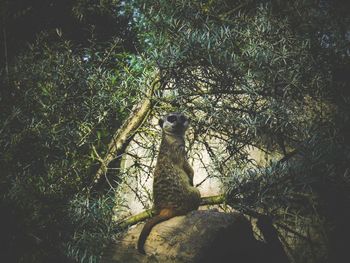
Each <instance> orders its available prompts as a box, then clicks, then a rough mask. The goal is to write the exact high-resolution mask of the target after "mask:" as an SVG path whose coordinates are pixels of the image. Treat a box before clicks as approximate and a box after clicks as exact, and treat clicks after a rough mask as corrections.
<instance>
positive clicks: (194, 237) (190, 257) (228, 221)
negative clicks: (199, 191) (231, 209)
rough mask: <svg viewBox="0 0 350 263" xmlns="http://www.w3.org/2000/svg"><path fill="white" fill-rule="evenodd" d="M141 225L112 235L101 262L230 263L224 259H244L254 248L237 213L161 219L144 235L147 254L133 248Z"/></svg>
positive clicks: (197, 213)
mask: <svg viewBox="0 0 350 263" xmlns="http://www.w3.org/2000/svg"><path fill="white" fill-rule="evenodd" d="M143 225H144V224H139V225H137V226H135V227H131V228H130V229H129V230H128V231H126V232H125V233H124V234H123V235H121V236H120V237H118V238H116V240H115V241H114V242H113V244H111V245H110V246H109V247H108V248H107V249H106V251H105V253H104V256H103V259H102V263H119V262H120V263H127V262H136V263H137V262H173V263H175V262H176V263H183V262H189V263H190V262H231V261H225V258H226V257H231V258H232V257H236V258H237V259H238V258H239V259H241V258H244V259H247V258H246V254H248V257H250V256H251V255H249V254H252V252H253V253H255V254H257V253H256V252H257V250H258V245H257V241H256V240H255V239H254V237H253V233H252V229H251V225H250V223H249V222H248V221H247V220H246V219H245V217H244V216H242V215H241V214H239V213H223V212H218V211H216V210H200V211H192V212H190V213H189V214H187V215H186V216H178V217H175V218H172V219H170V220H167V221H165V222H162V223H160V224H158V225H156V226H155V227H154V228H153V229H152V231H151V234H150V235H149V236H148V238H147V241H146V244H145V251H146V254H147V255H142V254H140V253H139V252H138V251H137V250H136V243H137V239H138V236H139V234H140V232H141V229H142V227H143ZM235 262H236V261H235ZM237 262H248V261H246V260H245V261H237ZM249 262H252V261H249ZM254 262H255V261H254Z"/></svg>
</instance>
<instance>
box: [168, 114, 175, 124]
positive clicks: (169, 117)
mask: <svg viewBox="0 0 350 263" xmlns="http://www.w3.org/2000/svg"><path fill="white" fill-rule="evenodd" d="M166 120H167V121H168V122H171V123H173V122H175V121H176V116H175V115H170V116H168V117H167V118H166Z"/></svg>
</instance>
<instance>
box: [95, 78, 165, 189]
mask: <svg viewBox="0 0 350 263" xmlns="http://www.w3.org/2000/svg"><path fill="white" fill-rule="evenodd" d="M159 82H160V79H159V78H156V79H155V80H154V81H153V82H152V84H151V89H150V90H149V92H148V93H147V94H146V98H145V99H144V100H143V101H142V102H141V103H140V104H139V105H137V106H136V107H135V108H134V110H133V111H132V113H131V114H130V116H129V117H128V118H127V119H126V121H125V122H124V123H123V125H122V126H121V127H120V128H119V129H118V130H117V132H116V133H115V134H114V135H113V137H112V140H111V142H110V143H109V145H108V151H107V154H106V155H105V157H104V158H103V159H102V158H100V159H99V161H100V162H101V165H100V168H99V169H98V170H97V172H96V175H95V178H94V180H93V182H92V184H91V185H90V190H92V189H94V188H95V187H96V185H100V184H101V183H102V182H101V181H104V180H105V178H106V176H105V175H106V173H107V170H108V165H109V164H110V163H111V162H112V161H113V160H115V159H116V158H118V157H116V156H121V155H122V154H123V153H124V151H125V149H126V148H127V146H128V145H129V143H130V141H131V140H132V139H133V137H134V136H135V134H136V132H137V130H138V129H139V128H140V126H141V125H142V124H143V122H144V121H145V120H146V119H147V117H148V115H149V114H150V112H151V110H152V107H153V104H154V100H153V97H154V92H155V91H157V90H159V89H160V88H162V87H163V86H164V85H158V84H159Z"/></svg>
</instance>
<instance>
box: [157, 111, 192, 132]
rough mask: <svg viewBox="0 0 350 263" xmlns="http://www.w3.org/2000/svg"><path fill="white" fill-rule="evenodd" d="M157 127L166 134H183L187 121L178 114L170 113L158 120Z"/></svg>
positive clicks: (183, 116)
mask: <svg viewBox="0 0 350 263" xmlns="http://www.w3.org/2000/svg"><path fill="white" fill-rule="evenodd" d="M159 125H160V127H162V129H163V131H164V132H165V133H167V134H172V135H173V134H181V135H182V134H184V133H185V131H186V130H187V128H188V125H189V120H188V118H187V117H186V116H185V115H184V114H183V113H179V112H171V113H169V114H168V115H166V116H165V117H164V118H162V119H160V120H159Z"/></svg>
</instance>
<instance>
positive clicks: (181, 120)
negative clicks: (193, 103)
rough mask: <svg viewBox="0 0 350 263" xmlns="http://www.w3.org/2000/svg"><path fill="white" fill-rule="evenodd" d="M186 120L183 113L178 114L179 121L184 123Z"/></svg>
mask: <svg viewBox="0 0 350 263" xmlns="http://www.w3.org/2000/svg"><path fill="white" fill-rule="evenodd" d="M186 121H187V119H186V117H185V116H183V115H181V116H180V122H181V123H185V122H186Z"/></svg>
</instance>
